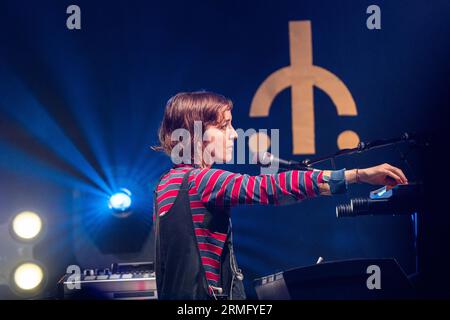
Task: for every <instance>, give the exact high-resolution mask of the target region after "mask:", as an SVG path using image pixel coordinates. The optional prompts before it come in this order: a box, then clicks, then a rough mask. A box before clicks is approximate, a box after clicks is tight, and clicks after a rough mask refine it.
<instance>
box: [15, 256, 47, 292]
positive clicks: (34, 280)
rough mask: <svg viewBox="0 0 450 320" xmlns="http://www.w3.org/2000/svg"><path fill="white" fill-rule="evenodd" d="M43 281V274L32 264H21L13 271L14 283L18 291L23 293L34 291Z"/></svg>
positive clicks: (40, 269) (38, 267) (39, 268)
mask: <svg viewBox="0 0 450 320" xmlns="http://www.w3.org/2000/svg"><path fill="white" fill-rule="evenodd" d="M43 279H44V272H43V270H42V268H41V267H40V266H38V265H37V264H35V263H32V262H27V263H24V264H22V265H20V266H19V267H18V268H17V269H16V270H15V271H14V283H15V285H16V286H17V287H18V288H19V289H21V290H24V291H32V290H33V289H36V288H37V287H39V285H40V284H41V283H42V280H43Z"/></svg>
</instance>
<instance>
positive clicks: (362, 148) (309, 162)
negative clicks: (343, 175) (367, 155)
mask: <svg viewBox="0 0 450 320" xmlns="http://www.w3.org/2000/svg"><path fill="white" fill-rule="evenodd" d="M404 142H412V143H416V144H419V143H420V142H422V143H423V145H424V146H428V145H429V143H428V141H426V140H425V141H420V139H419V138H418V137H416V135H414V134H411V133H408V132H405V133H403V134H402V135H401V136H400V137H399V138H392V139H379V140H374V141H370V142H360V143H358V146H357V147H356V148H351V149H342V150H339V151H337V152H335V153H333V154H331V155H326V156H323V157H318V158H315V159H305V160H303V161H302V162H301V164H303V165H304V166H305V167H312V166H313V165H314V164H317V163H320V162H323V161H327V160H331V161H332V163H333V166H334V159H335V158H336V157H340V156H345V155H350V154H353V153H363V152H366V151H369V150H372V149H376V148H383V147H387V146H390V145H395V144H399V143H404Z"/></svg>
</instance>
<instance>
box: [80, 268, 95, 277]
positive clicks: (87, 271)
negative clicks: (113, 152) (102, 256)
mask: <svg viewBox="0 0 450 320" xmlns="http://www.w3.org/2000/svg"><path fill="white" fill-rule="evenodd" d="M94 274H95V273H94V270H92V269H84V270H83V275H84V276H93V275H94Z"/></svg>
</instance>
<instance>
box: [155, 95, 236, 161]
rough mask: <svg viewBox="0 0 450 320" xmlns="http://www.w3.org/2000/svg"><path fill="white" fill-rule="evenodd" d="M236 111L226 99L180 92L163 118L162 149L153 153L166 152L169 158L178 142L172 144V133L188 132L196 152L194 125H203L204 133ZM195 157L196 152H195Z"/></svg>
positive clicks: (161, 127) (160, 136)
mask: <svg viewBox="0 0 450 320" xmlns="http://www.w3.org/2000/svg"><path fill="white" fill-rule="evenodd" d="M232 109H233V102H232V101H231V100H230V99H228V98H226V97H224V96H223V95H220V94H217V93H214V92H207V91H195V92H180V93H177V94H176V95H174V96H173V97H171V98H170V99H169V101H167V104H166V109H165V111H164V117H163V120H162V123H161V126H160V128H159V132H158V135H159V142H160V145H159V146H157V147H156V148H153V149H154V150H160V151H164V152H165V153H166V154H168V155H169V156H170V153H171V151H172V149H173V148H174V147H175V145H176V144H177V143H178V141H172V139H171V135H172V132H173V131H174V130H176V129H180V128H181V129H186V130H188V131H189V132H190V134H191V146H192V148H194V141H193V139H194V121H201V122H202V132H205V130H206V129H207V128H208V127H209V126H211V125H218V124H220V123H221V122H222V121H223V113H224V112H225V111H227V110H229V111H231V110H232ZM191 155H192V158H193V157H194V149H193V150H192V153H191Z"/></svg>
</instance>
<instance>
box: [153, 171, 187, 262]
mask: <svg viewBox="0 0 450 320" xmlns="http://www.w3.org/2000/svg"><path fill="white" fill-rule="evenodd" d="M194 169H195V168H193V169H191V170H189V171H188V172H186V173H185V174H184V176H183V181H182V183H181V186H180V190H181V189H183V188H186V185H187V182H188V178H189V175H190V173H191V172H192V170H194ZM169 171H170V169H169V170H167V171H165V172H164V173H163V174H162V175H161V176H160V177H159V179H158V183H157V184H156V186H155V189H154V190H153V212H154V214H155V257H156V254H157V252H158V249H159V248H158V244H159V242H158V241H157V239H159V212H158V201H157V197H158V192H157V189H158V186H159V184H160V182H161V179H162V178H163V177H164V176H165V175H166V174H167V173H168V172H169Z"/></svg>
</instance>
